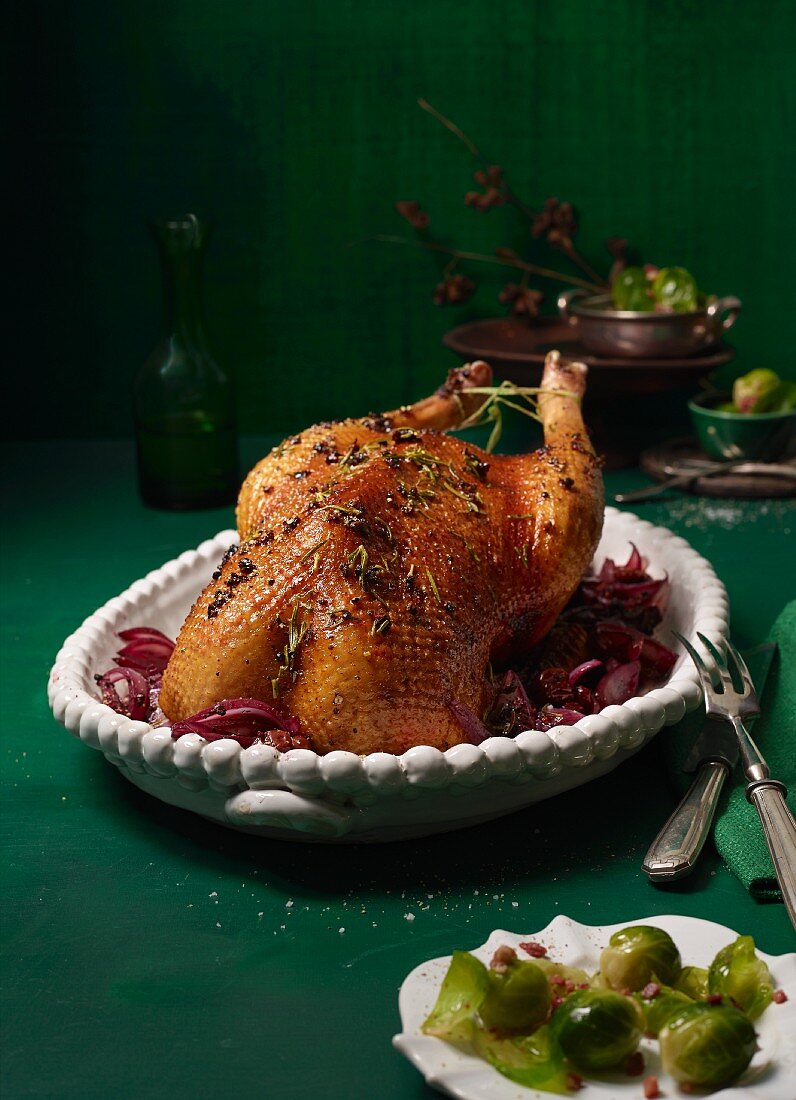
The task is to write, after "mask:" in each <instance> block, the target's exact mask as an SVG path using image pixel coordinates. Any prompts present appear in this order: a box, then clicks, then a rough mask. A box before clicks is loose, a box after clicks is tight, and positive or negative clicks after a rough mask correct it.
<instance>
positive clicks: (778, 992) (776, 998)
mask: <svg viewBox="0 0 796 1100" xmlns="http://www.w3.org/2000/svg"><path fill="white" fill-rule="evenodd" d="M787 999H788V994H787V993H786V992H785V990H784V989H775V990H774V992H773V993H772V994H771V1000H772V1001H773V1002H774V1004H775V1005H782V1004H784V1003H785V1001H787Z"/></svg>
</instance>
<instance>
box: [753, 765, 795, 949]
mask: <svg viewBox="0 0 796 1100" xmlns="http://www.w3.org/2000/svg"><path fill="white" fill-rule="evenodd" d="M746 797H747V798H748V799H749V801H750V802H751V803H752V805H753V806H754V808H755V809H756V810H757V813H758V816H759V817H760V824H761V825H762V826H763V835H764V836H765V838H766V844H767V845H768V850H769V852H770V853H771V862H772V863H773V864H774V873H775V874H776V876H777V882H778V883H779V888H780V890H781V891H782V900H783V901H784V902H785V908H786V909H787V910H788V916H789V917H790V919H791V924H792V925H793V927H794V928H796V822H794V820H793V815H792V814H791V812H790V810H789V809H788V807H787V805H786V804H785V788H784V786H783V785H782V784H781V783H778V782H777V781H776V780H773V779H769V780H767V779H761V780H758V781H757V782H756V783H750V784H749V786H748V787H747V788H746Z"/></svg>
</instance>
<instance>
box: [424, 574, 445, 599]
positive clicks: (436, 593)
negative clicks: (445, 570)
mask: <svg viewBox="0 0 796 1100" xmlns="http://www.w3.org/2000/svg"><path fill="white" fill-rule="evenodd" d="M426 573H427V574H428V583H429V584H430V585H431V591H432V592H433V593H434V598H435V599H436V601H437V603H438V604H441V603H442V597H441V596H440V594H439V589H438V588H437V582H436V581H435V580H434V574H433V573H432V572H431V570H430V569H427V570H426Z"/></svg>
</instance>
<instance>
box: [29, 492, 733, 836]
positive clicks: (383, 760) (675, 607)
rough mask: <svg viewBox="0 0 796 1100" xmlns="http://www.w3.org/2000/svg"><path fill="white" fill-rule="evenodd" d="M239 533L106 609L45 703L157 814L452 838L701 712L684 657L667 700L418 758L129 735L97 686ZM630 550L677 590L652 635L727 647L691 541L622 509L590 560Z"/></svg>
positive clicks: (718, 603)
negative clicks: (148, 798)
mask: <svg viewBox="0 0 796 1100" xmlns="http://www.w3.org/2000/svg"><path fill="white" fill-rule="evenodd" d="M235 539H236V535H235V532H234V531H222V532H221V533H220V534H218V535H216V537H215V538H214V539H210V540H209V541H207V542H204V543H202V544H201V546H199V547H197V549H196V550H188V551H186V552H185V553H184V554H181V555H180V556H179V557H178V558H176V559H175V560H174V561H170V562H167V563H166V564H165V565H164V566H162V567H161V568H160V569H156V570H155V571H154V572H152V573H149V574H148V575H147V576H146V577H144V578H142V579H141V580H138V581H136V582H135V583H134V584H133V585H131V586H130V588H128V589H127V591H126V592H123V593H122V594H121V595H120V596H116V597H115V598H114V599H112V600H109V601H108V603H106V604H105V606H104V607H101V608H100V609H99V611H96V612H95V613H94V614H93V615H91V616H90V617H89V618H88V619H86V621H85V622H84V623H83V625H82V626H81V627H80V628H79V629H78V630H77V631H75V633H74V634H72V635H70V636H69V637H68V638H67V639H66V641H65V642H64V644H63V647H62V648H61V650H60V652H59V653H58V656H57V657H56V661H55V665H54V666H53V669H52V671H51V673H50V681H49V688H48V695H49V699H50V705H51V707H52V710H53V714H54V715H55V717H56V718H57V720H58V721H59V722H61V723H63V725H64V726H66V728H67V729H68V730H69V731H70V732H71V733H73V734H75V736H77V737H79V738H80V740H81V741H83V742H85V743H86V744H87V745H89V746H91V747H92V748H95V749H99V750H100V751H101V752H102V753H104V755H105V756H106V758H107V759H108V760H109V761H111V762H112V763H113V764H115V765H116V766H117V767H118V768H119V770H120V771H121V772H122V774H123V775H124V776H125V777H126V778H128V779H129V780H130V781H131V782H133V783H135V784H136V786H138V787H140V788H141V789H142V790H145V791H147V792H148V793H149V794H153V795H155V796H156V797H157V798H160V799H162V800H163V801H164V802H168V803H171V804H172V805H175V806H181V807H183V808H185V809H189V810H194V811H196V812H197V813H200V814H202V815H203V816H205V817H209V818H212V819H214V820H216V821H220V822H222V823H223V824H225V825H230V826H232V827H234V828H238V829H244V830H246V831H247V832H253V833H257V834H260V835H263V836H271V837H282V838H288V839H292V840H328V841H346V840H348V841H381V840H396V839H403V838H406V837H410V836H423V835H426V834H429V833H435V832H443V831H445V830H447V829H455V828H459V827H461V826H464V825H473V824H476V823H477V822H479V821H486V820H488V819H489V818H493V817H499V816H501V815H502V814H506V813H510V812H511V811H513V810H517V809H520V808H521V807H523V806H527V805H529V804H530V803H532V802H537V801H540V800H542V799H544V798H550V797H551V796H553V795H556V794H559V793H560V792H562V791H566V790H569V789H571V788H572V787H576V786H579V785H580V784H581V783H586V782H588V781H589V780H591V779H596V778H598V777H599V776H601V775H605V774H606V772H609V771H611V770H612V769H613V768H615V767H617V765H619V764H621V763H622V761H623V760H626V759H627V758H628V757H629V756H631V755H632V754H633V753H635V752H637V751H638V750H639V749H640V748H641V746H642V745H644V744H645V742H646V741H648V740H649V739H650V738H651V737H653V736H654V735H655V734H656V733H657V732H658V730H660V729H661V728H662V727H663V726H665V725H672V724H673V723H675V722H678V721H679V720H680V719H681V718H682V717H683V715H684V714H685V712H686V711H687V710H691V709H693V708H694V707H695V706H697V704H698V703H699V700H700V689H699V686H698V683H697V676H696V672H695V670H694V668H693V666H692V664H691V662H690V660H687V659H685V658H684V657H683V656H682V655H681V657H680V659H679V660H678V662H677V664H676V665H675V667H674V669H673V670H672V674H671V676H670V678H669V680H668V682H667V684H666V685H665V686H664V687H660V688H654V689H653V690H652V691H649V692H648V693H647V694H646V695H644V696H638V697H636V698H634V699H630V700H629V701H628V702H627V703H624V704H623V705H622V706H612V707H607V708H606V709H605V710H604V711H602V712H601V713H600V714H598V715H589V716H587V717H585V718H583V719H582V720H581V721H580V722H578V723H577V724H576V725H574V726H559V727H557V728H555V729H553V730H551V731H550V732H549V733H539V732H535V731H528V732H526V733H521V734H518V735H517V736H516V737H514V738H508V737H490V738H489V739H488V740H486V741H484V742H483V744H481V745H478V746H475V745H456V746H454V747H453V748H451V749H448V750H447V751H446V752H444V753H443V752H440V751H439V750H438V749H434V748H431V747H429V746H425V745H420V746H416V747H415V748H412V749H409V750H408V752H405V753H404V754H403V755H402V756H393V755H391V754H389V753H371V754H370V755H368V756H364V757H360V756H356V755H355V754H354V753H350V752H331V753H328V754H327V755H326V756H318V755H317V754H316V753H314V752H311V751H309V750H307V749H293V750H291V751H290V752H287V753H278V752H276V751H275V750H274V749H271V748H268V747H267V746H265V745H253V746H252V747H251V748H248V749H241V747H240V746H239V745H238V744H237V742H235V741H232V740H223V741H215V742H211V743H208V742H206V741H204V740H203V739H202V738H201V737H199V736H198V735H196V734H188V735H186V736H184V737H181V738H180V739H179V740H178V741H173V740H172V738H171V734H170V731H169V730H168V729H167V728H165V729H164V728H161V729H153V728H152V727H151V726H149V725H147V724H146V723H145V722H131V721H129V720H128V719H126V718H123V717H121V716H120V715H118V714H116V713H115V712H114V711H112V710H111V709H110V708H109V707H106V706H105V705H104V704H102V703H100V702H98V700H97V697H96V695H95V694H94V692H95V685H94V682H93V678H92V677H93V674H94V673H96V672H102V671H104V670H105V669H106V668H108V667H109V666H110V664H111V657H112V655H113V653H114V652H115V651H116V650H117V648H118V638H117V632H118V631H119V630H123V629H125V627H129V626H137V625H142V626H143V625H146V626H154V627H158V628H160V629H161V630H163V631H164V632H165V633H167V634H169V635H171V636H172V637H174V636H176V634H177V633H178V631H179V629H180V626H181V624H182V622H183V620H184V618H185V615H186V614H187V612H188V609H189V608H190V606H191V604H192V603H193V601H194V600H195V598H196V597H197V595H198V594H199V592H200V591H201V590H202V589H203V588H204V586H205V584H206V582H207V579H208V577H209V575H210V573H211V571H212V570H213V568H215V565H216V563H217V561H218V559H219V557H220V556H221V554H222V553H223V551H224V550H226V548H227V547H228V546H229V544H230V543H231V542H233V541H234V540H235ZM631 542H633V543H635V544H636V545H637V546H638V548H639V550H640V551H641V552H642V554H644V555H645V556H646V557H648V558H649V561H650V567H649V568H650V571H651V572H652V573H653V574H654V575H656V576H663V574H664V573H667V574H668V575H669V577H670V579H671V599H670V603H669V607H668V609H667V612H666V618H665V620H664V623H663V624H662V626H661V628H660V630H659V632H658V633H659V635H660V636H661V637H662V638H663V639H664V640H666V641H667V642H669V643H671V642H672V638H671V636H670V634H669V632H670V630H671V629H675V630H679V631H680V632H681V633H682V634H684V635H686V636H687V637H688V636H691V635H693V634H694V633H695V631H697V630H699V631H701V632H702V633H703V634H706V635H707V636H708V637H710V638H711V639H712V640H713V641H714V642H716V643H721V642H722V641H723V640H724V638H726V636H727V631H728V605H727V594H726V592H725V590H724V587H723V585H722V584H721V582H720V581H719V580H718V578H717V577H716V574H715V573H714V571H713V569H712V568H711V566H710V565H709V564H708V563H707V562H706V561H705V560H704V558H702V557H700V555H699V554H697V553H696V551H695V550H693V549H692V548H691V547H690V546H689V545H688V543H687V542H686V541H685V539H682V538H680V537H679V536H677V535H674V534H672V532H671V531H667V530H666V529H665V528H663V527H654V526H653V525H652V524H650V523H647V522H646V521H644V520H640V519H639V518H638V517H637V516H634V515H632V514H631V513H628V512H619V511H617V510H616V509H614V508H607V509H606V516H605V527H604V530H603V536H602V539H601V540H600V545H599V547H598V551H597V554H596V556H595V561H596V563H597V564H599V563H600V562H602V560H603V559H604V558H605V557H613V558H619V559H624V557H626V555H627V553H628V550H629V544H630V543H631Z"/></svg>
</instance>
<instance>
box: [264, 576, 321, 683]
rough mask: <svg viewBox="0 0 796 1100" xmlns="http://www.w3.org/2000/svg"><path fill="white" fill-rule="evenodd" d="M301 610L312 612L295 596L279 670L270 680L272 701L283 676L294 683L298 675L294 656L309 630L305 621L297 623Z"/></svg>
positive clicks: (308, 605)
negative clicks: (289, 677) (291, 679)
mask: <svg viewBox="0 0 796 1100" xmlns="http://www.w3.org/2000/svg"><path fill="white" fill-rule="evenodd" d="M301 609H303V610H305V611H312V607H311V605H310V604H308V603H304V602H303V597H301V596H297V597H296V600H295V602H294V604H293V610H292V612H291V615H290V622H289V623H288V626H287V641H286V642H285V646H284V649H283V650H282V661H281V664H280V665H279V670H278V672H277V674H276V676H275V677H274V678H273V679H272V680H271V692H272V694H273V697H274V699H278V698H279V693H280V681H281V679H282V677H283V676H288V675H289V676H291V677H292V678H293V680H294V681H295V679H296V676H297V675H298V673H297V672H296V670H295V662H296V655H297V653H298V648H299V646H300V645H301V643H302V641H303V640H304V637H305V636H306V634H307V631H308V630H309V628H310V624H309V621H308V620H307V619H301V620H300V621H299V617H298V614H299V611H300V610H301Z"/></svg>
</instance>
